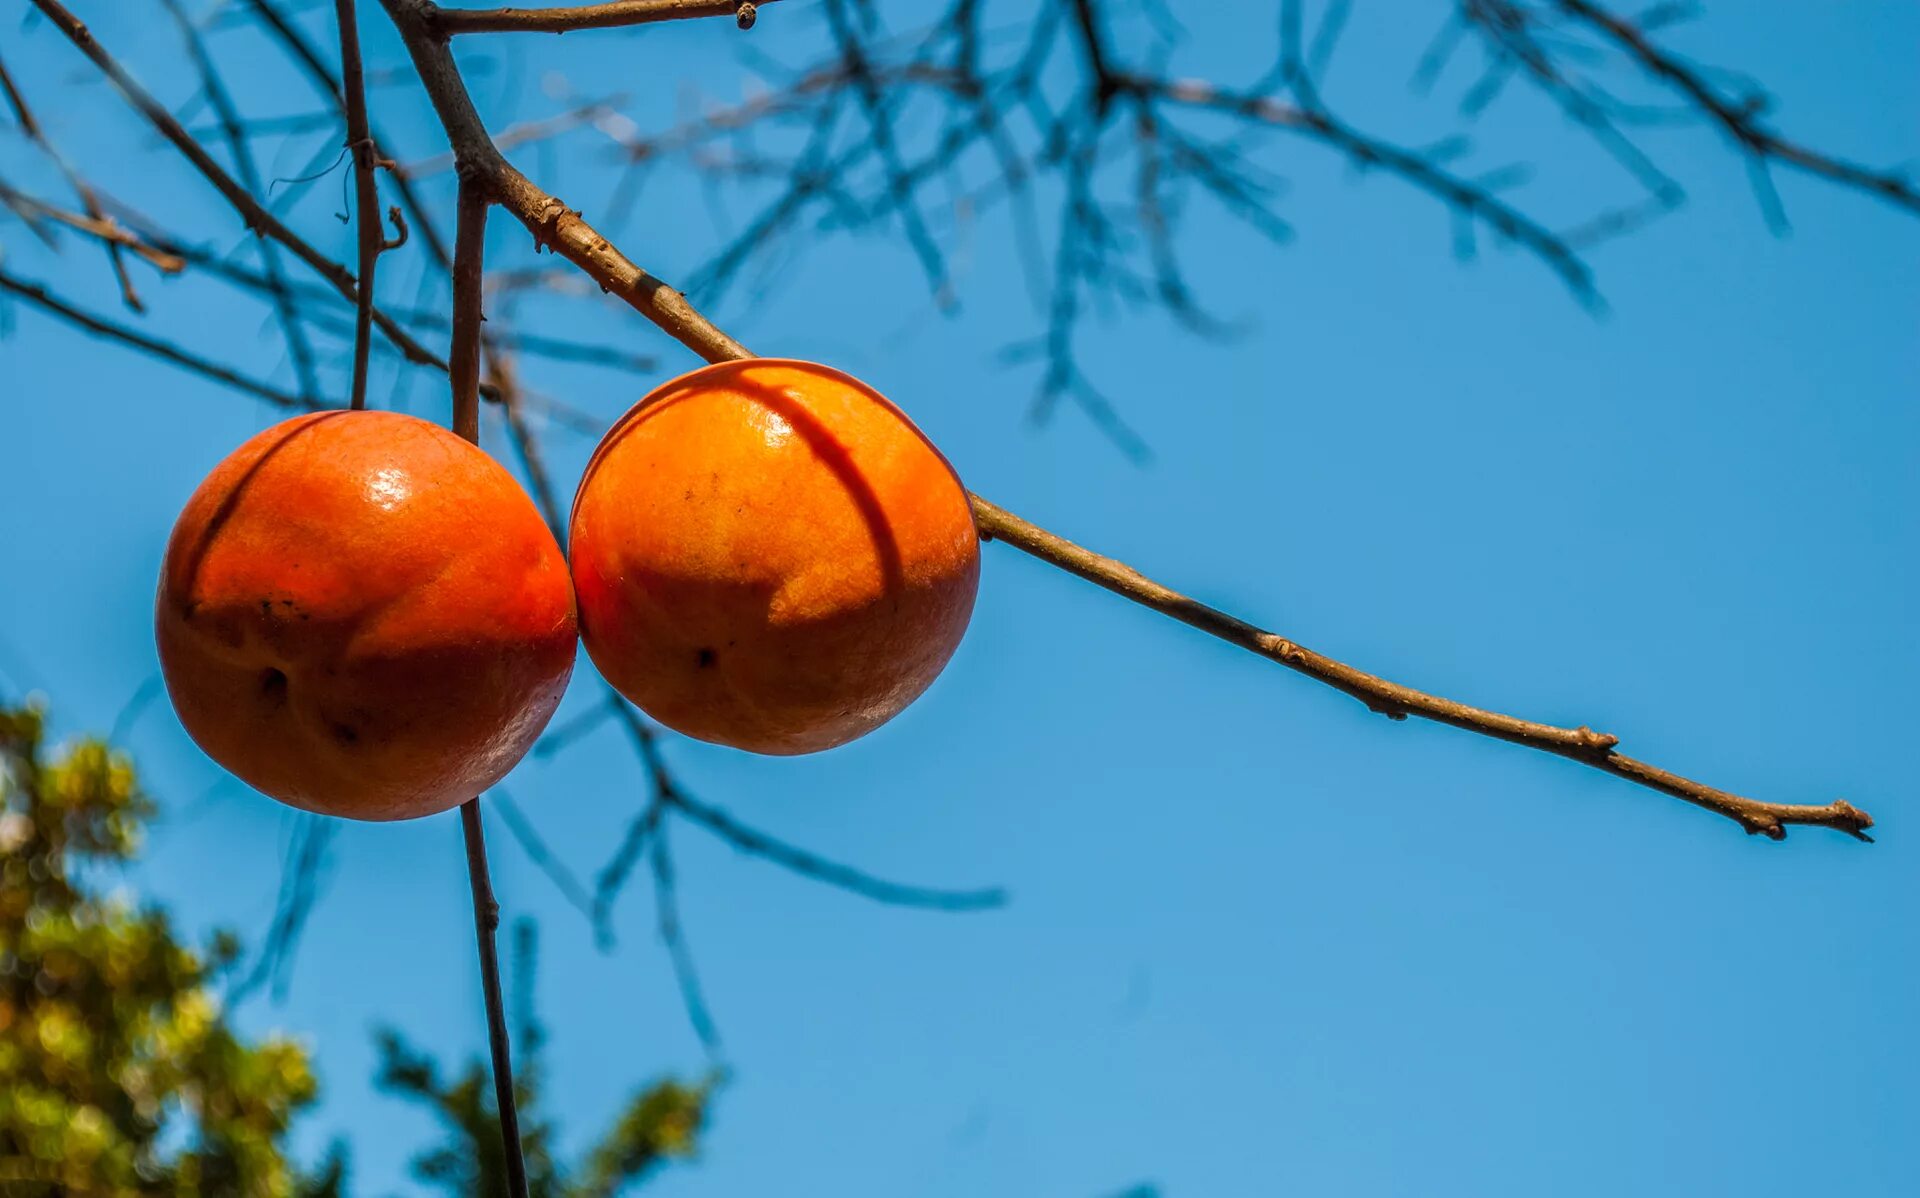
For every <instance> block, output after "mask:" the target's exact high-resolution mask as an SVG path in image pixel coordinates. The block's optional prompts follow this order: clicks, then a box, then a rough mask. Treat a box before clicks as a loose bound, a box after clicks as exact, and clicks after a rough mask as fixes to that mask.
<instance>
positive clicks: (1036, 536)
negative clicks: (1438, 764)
mask: <svg viewBox="0 0 1920 1198" xmlns="http://www.w3.org/2000/svg"><path fill="white" fill-rule="evenodd" d="M973 516H974V522H975V523H976V524H978V525H979V526H980V531H981V533H982V534H983V535H985V536H987V537H990V538H991V539H993V540H997V541H1005V542H1006V543H1007V544H1009V545H1011V546H1013V547H1014V548H1015V549H1018V550H1020V551H1021V552H1023V553H1027V554H1030V555H1031V556H1033V557H1036V558H1038V559H1040V560H1041V561H1043V562H1046V563H1047V564H1048V565H1051V566H1057V567H1058V568H1060V569H1062V570H1065V571H1067V572H1068V573H1069V574H1074V575H1077V576H1079V577H1081V578H1084V579H1086V580H1087V581H1088V582H1091V583H1093V584H1094V585H1096V586H1100V587H1104V588H1105V589H1107V590H1109V591H1112V592H1113V593H1114V594H1116V595H1119V596H1120V597H1121V598H1123V599H1129V600H1131V601H1133V602H1135V603H1138V604H1140V605H1141V606H1143V607H1147V608H1151V609H1152V610H1154V611H1157V612H1159V613H1161V614H1162V615H1166V616H1171V617H1173V618H1174V619H1176V620H1179V621H1180V622H1181V623H1183V624H1188V625H1191V626H1192V627H1194V628H1198V629H1199V630H1200V631H1202V632H1205V633H1207V634H1208V635H1210V636H1215V637H1218V638H1220V639H1221V640H1223V641H1226V642H1227V643H1228V644H1231V645H1237V646H1239V647H1240V648H1242V649H1246V650H1248V651H1250V652H1253V653H1257V654H1259V655H1260V656H1262V657H1265V658H1267V659H1269V660H1271V661H1275V662H1278V663H1280V664H1281V665H1283V666H1286V667H1287V668H1288V669H1290V670H1295V671H1297V672H1299V673H1301V674H1304V675H1306V676H1307V677H1309V678H1312V679H1313V680H1314V681H1316V682H1321V683H1325V684H1326V685H1328V686H1331V687H1333V688H1334V689H1336V690H1340V691H1344V692H1346V693H1347V694H1349V695H1352V696H1353V697H1354V698H1356V699H1358V700H1360V701H1361V702H1362V703H1365V704H1366V705H1367V706H1368V707H1369V708H1370V709H1372V710H1373V711H1376V712H1379V713H1380V714H1382V715H1384V716H1387V717H1388V718H1389V719H1395V720H1403V719H1405V718H1407V717H1408V716H1418V717H1420V718H1421V719H1425V720H1433V721H1434V722H1436V723H1441V724H1447V725H1449V726H1451V727H1454V728H1460V729H1464V730H1465V731H1468V732H1476V733H1479V734H1480V735H1482V736H1490V737H1493V738H1494V739H1496V740H1504V741H1507V742H1509V743H1511V744H1516V745H1525V746H1526V747H1527V748H1530V749H1539V750H1541V751H1543V752H1547V753H1553V754H1556V755H1557V756H1561V757H1565V758H1568V759H1569V760H1572V761H1578V762H1580V763H1581V764H1583V765H1590V766H1593V767H1594V768H1595V769H1599V770H1603V771H1605V772H1607V773H1610V774H1612V775H1614V776H1615V777H1618V778H1624V779H1626V780H1627V781H1629V782H1637V783H1639V784H1640V785H1642V786H1647V787H1651V788H1652V789H1654V790H1658V791H1661V792H1663V793H1665V794H1669V795H1672V796H1674V797H1675V798H1679V799H1685V800H1686V801H1687V802H1689V803H1693V804H1696V805H1697V806H1700V807H1704V808H1706V809H1707V810H1709V811H1713V812H1717V813H1719V814H1720V815H1724V816H1726V817H1727V818H1729V819H1731V820H1733V821H1734V822H1735V823H1737V824H1739V825H1740V826H1741V827H1743V828H1745V829H1746V830H1747V831H1748V832H1755V833H1760V834H1762V835H1765V836H1768V837H1770V838H1772V839H1774V840H1780V839H1782V838H1784V837H1785V836H1786V830H1787V825H1789V824H1808V825H1814V826H1819V827H1826V828H1833V829H1835V830H1837V831H1841V832H1845V833H1847V834H1848V835H1850V836H1853V837H1856V838H1858V839H1861V840H1866V839H1869V838H1868V837H1867V835H1866V829H1868V828H1870V827H1872V826H1873V819H1872V817H1870V816H1868V815H1867V813H1866V812H1864V811H1861V810H1860V809H1859V808H1857V807H1855V806H1853V805H1852V804H1851V803H1847V802H1845V801H1843V800H1837V799H1836V800H1835V801H1833V802H1831V803H1828V804H1825V805H1824V806H1818V807H1815V806H1799V805H1794V804H1788V803H1766V802H1760V801H1758V800H1755V799H1748V798H1743V797H1741V796H1739V795H1734V794H1728V793H1727V792H1726V791H1722V790H1716V789H1715V788H1713V787H1711V786H1706V785H1704V784H1702V783H1699V782H1693V781H1690V780H1688V779H1686V778H1682V777H1680V776H1679V775H1677V774H1672V773H1668V772H1667V771H1665V770H1661V769H1658V768H1656V767H1654V766H1651V765H1648V764H1646V763H1645V762H1641V761H1635V760H1633V759H1632V758H1630V757H1623V756H1621V755H1620V754H1618V753H1616V752H1615V751H1614V747H1615V746H1616V745H1617V744H1618V743H1619V739H1618V738H1617V737H1614V736H1610V735H1608V734H1606V733H1604V732H1595V731H1594V730H1593V729H1591V728H1587V727H1585V726H1582V727H1579V728H1561V727H1556V726H1554V725H1551V724H1539V723H1535V722H1534V721H1532V720H1523V719H1518V718H1516V717H1514V716H1510V715H1502V714H1500V713H1499V712H1494V711H1485V710H1482V709H1481V708H1477V707H1469V706H1468V705H1467V704H1465V703H1458V702H1455V701H1454V700H1452V699H1443V698H1440V697H1439V696H1437V695H1430V694H1427V693H1425V692H1424V691H1418V690H1415V689H1413V688H1412V687H1409V686H1402V685H1401V684H1399V683H1397V682H1389V681H1387V680H1386V679H1384V678H1378V677H1375V676H1374V675H1372V674H1368V673H1365V672H1363V671H1361V670H1357V669H1355V668H1353V667H1352V666H1349V665H1346V664H1344V663H1342V662H1338V661H1335V660H1333V659H1332V658H1330V657H1326V656H1323V655H1322V654H1319V653H1315V652H1314V651H1313V650H1311V649H1307V648H1305V647H1303V646H1301V645H1298V644H1296V643H1294V642H1293V641H1291V640H1288V639H1287V638H1286V637H1283V636H1280V635H1278V634H1277V633H1272V632H1268V631H1266V630H1264V629H1261V628H1257V627H1255V626H1254V625H1252V624H1249V623H1247V622H1246V621H1244V620H1241V619H1238V618H1236V617H1234V616H1230V615H1228V614H1227V613H1225V612H1223V611H1220V610H1218V609H1216V608H1212V607H1208V606H1207V605H1206V604H1204V603H1201V602H1199V601H1197V600H1194V599H1191V598H1188V597H1187V596H1185V595H1182V594H1181V593H1180V592H1178V591H1175V590H1173V589H1172V588H1170V587H1166V586H1162V585H1161V584H1160V583H1157V582H1155V581H1153V580H1152V579H1150V578H1148V577H1147V576H1145V575H1144V574H1141V573H1140V572H1139V571H1137V570H1134V569H1133V568H1132V567H1130V566H1127V565H1126V564H1125V563H1123V562H1118V561H1115V560H1114V559H1112V558H1110V557H1103V556H1101V555H1100V554H1097V553H1094V552H1092V551H1091V550H1088V549H1083V548H1081V547H1080V546H1078V545H1076V544H1074V543H1073V542H1071V541H1069V540H1067V539H1066V538H1064V537H1060V536H1056V535H1055V534H1053V533H1050V532H1048V531H1046V530H1045V529H1043V528H1039V527H1037V526H1035V525H1033V524H1030V523H1028V522H1027V521H1025V520H1022V519H1020V518H1019V517H1018V516H1015V515H1013V514H1012V513H1011V512H1008V511H1006V510H1005V509H1004V508H1001V507H998V506H996V505H994V504H991V503H988V502H987V501H986V500H984V499H982V498H980V497H979V496H978V495H975V496H973Z"/></svg>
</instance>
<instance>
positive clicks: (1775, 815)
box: [42, 0, 1873, 840]
mask: <svg viewBox="0 0 1920 1198" xmlns="http://www.w3.org/2000/svg"><path fill="white" fill-rule="evenodd" d="M42 2H44V0H42ZM381 3H382V4H383V5H384V6H385V8H386V10H387V12H388V14H389V15H390V16H392V18H393V20H394V24H395V25H396V26H397V27H398V29H399V31H400V34H401V37H402V40H403V41H404V42H405V43H406V46H407V51H408V53H409V55H410V56H411V57H412V59H413V62H414V66H415V68H416V70H417V71H418V72H419V75H420V79H421V82H422V84H423V85H424V86H425V88H426V91H427V94H428V97H429V98H430V99H431V101H432V102H433V106H434V109H435V111H436V112H437V113H438V114H439V116H440V121H441V124H442V125H443V126H444V127H445V130H446V133H447V137H448V140H449V141H450V142H451V144H452V146H453V149H454V152H455V154H456V156H457V157H458V160H459V163H460V169H461V172H462V179H463V182H464V181H466V180H470V179H476V178H483V179H485V180H487V182H488V184H489V186H490V188H491V191H492V196H493V199H494V201H495V202H497V203H499V204H500V205H501V206H502V207H504V208H506V209H507V210H508V211H509V212H511V213H512V214H513V215H514V216H515V217H516V218H517V219H518V220H519V221H520V222H521V224H523V225H525V226H526V227H527V230H528V232H529V233H531V234H532V235H533V238H534V240H535V242H536V244H538V245H541V246H544V247H546V248H548V249H550V250H552V251H553V252H555V253H557V254H559V255H561V256H562V257H564V258H566V259H567V260H568V261H570V262H572V263H573V264H574V265H576V266H578V267H579V268H580V269H581V270H583V271H585V272H586V273H587V274H588V275H590V276H591V277H592V278H593V279H594V280H595V281H597V282H598V283H599V284H600V285H601V286H602V287H604V288H606V289H607V290H608V291H610V292H612V293H614V294H616V295H618V296H620V298H622V299H624V300H625V301H626V302H627V303H629V304H630V305H632V306H633V307H634V308H635V309H636V310H638V311H639V312H640V313H641V315H643V316H645V317H646V318H647V319H648V320H651V321H652V322H653V323H654V324H656V325H658V326H659V327H660V328H661V329H662V330H663V331H664V332H666V333H667V334H668V335H669V336H671V337H673V338H674V339H675V340H677V341H679V342H680V343H681V344H682V345H685V346H687V347H688V348H689V349H691V350H693V351H694V352H695V353H697V354H699V355H700V356H701V357H702V358H704V359H706V360H707V361H709V362H718V361H725V360H730V359H739V358H748V357H752V356H753V355H752V353H751V352H750V351H749V350H748V349H747V348H746V347H745V346H744V345H742V344H740V342H738V341H736V340H734V339H733V338H732V337H731V336H729V335H728V334H727V333H726V332H724V331H723V330H721V329H720V328H719V327H718V326H716V325H715V324H714V323H713V322H712V321H710V320H708V319H707V318H706V316H704V315H703V314H701V312H700V311H699V310H698V309H696V308H695V307H694V306H693V305H692V304H690V303H688V302H687V299H686V297H685V296H684V295H682V294H681V293H680V292H678V291H675V290H674V289H673V288H671V287H669V286H667V285H666V284H665V283H663V282H661V281H660V280H659V279H657V278H655V277H654V276H653V275H651V274H649V273H647V272H646V271H645V270H643V269H642V268H640V267H639V266H637V265H635V264H634V263H633V262H632V261H631V260H630V259H628V258H627V257H626V255H624V254H622V253H621V252H620V251H619V249H618V248H616V247H615V246H614V245H613V244H612V243H611V242H609V241H608V240H607V239H606V238H605V237H602V236H601V235H600V234H599V233H598V232H596V231H595V230H594V228H593V227H592V226H591V225H589V224H588V223H587V222H586V221H585V220H584V219H582V217H581V215H580V214H579V213H578V212H576V211H574V210H572V209H570V208H568V207H567V206H566V205H565V204H563V203H561V202H560V201H559V200H558V199H556V198H554V197H553V196H551V195H549V194H548V193H546V192H545V191H543V190H541V189H540V188H539V187H538V186H536V185H535V184H534V183H533V182H532V181H530V180H529V179H527V177H526V176H525V175H522V174H521V173H520V172H519V171H518V170H516V169H514V167H513V166H512V164H511V163H509V162H507V160H506V158H505V157H504V156H503V155H502V154H501V153H500V151H499V150H498V148H497V147H495V146H494V145H493V143H492V141H491V139H490V138H489V136H488V134H487V129H486V126H485V124H484V123H483V122H482V121H481V119H480V115H479V113H478V112H477V111H476V110H475V109H474V106H473V101H472V99H471V98H470V97H469V95H468V94H467V89H466V84H465V82H464V80H463V79H462V78H461V76H460V71H459V68H458V67H457V66H456V65H455V63H454V59H453V53H452V50H451V48H450V47H449V45H448V40H447V36H446V33H445V30H444V29H443V28H440V27H438V26H436V24H435V18H434V14H435V13H439V12H443V10H440V9H438V8H437V7H436V6H434V5H433V4H431V3H429V2H427V0H381ZM970 498H971V501H972V504H973V513H974V520H975V523H976V524H977V525H978V527H979V529H980V533H981V535H982V536H983V537H984V538H986V539H988V540H997V541H1005V542H1006V543H1007V544H1009V545H1012V546H1013V547H1014V548H1016V549H1019V550H1021V551H1022V552H1024V553H1027V554H1029V555H1031V556H1033V557H1036V558H1038V559H1039V560H1041V561H1043V562H1046V563H1047V564H1049V565H1052V566H1056V567H1058V568H1060V569H1062V570H1065V571H1067V572H1068V573H1070V574H1074V575H1076V576H1078V577H1080V578H1083V579H1086V580H1087V581H1089V582H1092V583H1094V584H1095V585H1096V586H1100V587H1103V588H1105V589H1106V590H1109V591H1111V592H1113V593H1114V594H1116V595H1119V596H1121V597H1122V598H1124V599H1128V600H1130V601H1132V602H1134V603H1138V604H1141V605H1142V606H1144V607H1147V608H1149V609H1151V610H1153V611H1157V612H1160V613H1161V614H1163V615H1167V616H1171V617H1172V618H1174V619H1176V620H1179V621H1181V622H1182V623H1185V624H1188V625H1191V626H1193V627H1195V628H1198V629H1200V630H1201V631H1203V632H1206V633H1208V634H1209V635H1212V636H1216V637H1219V638H1220V639H1222V640H1224V641H1227V642H1228V643H1229V644H1233V645H1238V646H1239V647H1241V648H1243V649H1247V650H1249V651H1251V652H1254V653H1257V654H1259V655H1261V656H1262V657H1266V658H1268V659H1269V660H1272V661H1275V662H1278V663H1279V664H1281V665H1284V666H1286V667H1288V668H1289V669H1292V670H1295V671H1297V672H1299V673H1301V674H1304V675H1306V676H1307V677H1309V678H1312V679H1314V680H1315V681H1318V682H1321V683H1324V684H1326V685H1328V686H1332V687H1334V688H1335V689H1337V690H1340V691H1342V692H1344V693H1346V694H1349V695H1352V696H1353V697H1355V698H1357V699H1359V700H1360V701H1362V702H1363V703H1365V704H1366V705H1367V706H1368V707H1369V708H1371V709H1372V710H1374V711H1378V712H1381V713H1383V714H1385V715H1387V716H1388V717H1390V718H1393V719H1405V718H1406V717H1407V716H1410V715H1412V716H1419V717H1420V718H1422V719H1428V720H1433V721H1435V722H1438V723H1443V724H1447V725H1449V726H1451V727H1455V728H1460V729H1463V730H1465V731H1468V732H1473V733H1477V734H1479V735H1482V736H1487V737H1492V738H1493V739H1496V740H1504V741H1507V742H1509V743H1512V744H1518V745H1524V746H1526V747H1528V748H1532V749H1538V750H1540V751H1542V752H1547V753H1553V754H1555V755H1556V756H1560V757H1566V758H1568V759H1570V760H1573V761H1578V762H1580V763H1581V764H1583V765H1588V766H1592V767H1594V768H1596V769H1599V770H1602V771H1604V772H1606V773H1609V774H1612V775H1613V776H1615V777H1617V778H1622V779H1624V780H1626V781H1629V782H1633V783H1635V784H1637V785H1640V786H1644V787H1647V788H1649V789H1652V790H1656V791H1659V792H1661V793H1663V794H1667V795H1671V796H1673V797H1675V798H1679V799H1683V800H1685V801H1686V802H1689V803H1692V804H1694V805H1696V806H1699V807H1702V808H1704V809H1706V810H1708V811H1713V812H1716V813H1718V814H1720V815H1723V816H1725V817H1727V818H1728V819H1730V820H1732V821H1733V822H1735V823H1736V824H1738V825H1740V827H1742V828H1743V829H1745V830H1746V831H1747V832H1749V833H1752V834H1758V835H1763V836H1766V837H1768V838H1770V839H1773V840H1780V839H1783V838H1784V837H1785V836H1786V830H1787V828H1788V826H1789V825H1793V824H1803V825H1808V826H1814V827H1825V828H1831V829H1834V830H1835V831H1839V832H1844V833H1846V834H1848V835H1850V836H1853V837H1855V838H1857V839H1860V840H1869V839H1871V838H1870V837H1868V836H1867V834H1866V830H1867V829H1868V828H1870V827H1872V826H1873V819H1872V817H1871V816H1869V815H1868V814H1867V813H1866V812H1864V811H1862V810H1860V809H1859V808H1857V807H1855V806H1853V805H1852V804H1850V803H1847V802H1845V801H1842V800H1835V801H1833V802H1831V803H1827V804H1824V805H1817V806H1816V805H1801V804H1790V803H1770V802H1764V801H1761V800H1757V799H1749V798H1746V797H1744V796H1741V795H1735V794H1732V793H1729V792H1727V791H1723V790H1719V789H1717V788H1715V787H1711V786H1708V785H1706V784H1704V783H1700V782H1695V781H1692V780H1690V779H1687V778H1683V777H1681V776H1680V775H1678V774H1674V773H1671V772H1669V771H1667V770H1663V769H1660V768H1658V767H1656V766H1653V765H1649V764H1647V763H1645V762H1641V761H1636V760H1634V759H1633V758H1630V757H1625V756H1622V755H1621V754H1619V753H1617V752H1615V747H1616V745H1617V743H1618V742H1617V739H1616V738H1615V737H1612V736H1609V735H1607V734H1605V733H1597V732H1594V731H1593V730H1592V729H1590V728H1585V727H1581V728H1561V727H1556V726H1554V725H1550V724H1541V723H1536V722H1534V721H1531V720H1523V719H1520V718H1517V717H1515V716H1509V715H1503V714H1501V713H1499V712H1494V711H1488V710H1485V709H1482V708H1477V707H1472V706H1469V705H1467V704H1464V703H1459V702H1456V701H1454V700H1451V699H1445V698H1441V697H1439V696H1437V695H1430V694H1427V693H1426V692H1424V691H1419V690H1415V689H1414V688H1412V687H1408V686H1404V685H1401V684H1399V683H1395V682H1389V681H1387V680H1386V679H1384V678H1380V677H1377V676H1375V675H1372V674H1368V673H1366V672H1364V671H1362V670H1358V669H1355V668H1354V667H1352V666H1348V665H1346V664H1344V663H1342V662H1338V661H1335V660H1334V659H1332V658H1330V657H1326V656H1323V655H1321V654H1319V653H1315V652H1313V651H1312V650H1309V649H1306V648H1304V647H1302V646H1300V645H1298V644H1296V643H1295V642H1293V641H1291V640H1289V639H1287V638H1285V637H1282V636H1280V635H1278V634H1277V633H1272V632H1268V631H1266V630H1264V629H1261V628H1259V627H1257V626H1255V625H1253V624H1250V623H1248V622H1247V621H1244V620H1241V619H1239V618H1237V617H1235V616H1230V615H1228V614H1227V613H1225V612H1222V611H1219V610H1217V609H1215V608H1211V607H1208V606H1207V605H1205V604H1203V603H1200V602H1198V601H1196V600H1194V599H1191V598H1189V597H1188V596H1186V595H1183V594H1181V593H1180V592H1178V591H1175V590H1173V589H1172V588H1170V587H1167V586H1164V585H1162V584H1160V583H1158V582H1155V581H1153V580H1152V579H1150V578H1147V577H1146V576H1145V575H1143V574H1141V573H1139V572H1138V571H1136V570H1133V569H1132V568H1130V567H1128V566H1126V565H1125V564H1123V563H1121V562H1118V561H1115V560H1114V559H1112V558H1108V557H1103V556H1102V555H1100V554H1097V553H1094V552H1092V551H1091V550H1088V549H1084V548H1082V547H1081V546H1079V545H1076V544H1074V543H1073V542H1071V541H1069V540H1067V539H1066V538H1064V537H1061V536H1058V535H1056V534H1054V533H1051V532H1048V531H1047V530H1046V529H1044V528H1041V527H1040V526H1038V525H1036V524H1034V523H1032V522H1031V521H1028V520H1025V519H1022V518H1021V517H1019V516H1016V515H1014V514H1013V513H1012V512H1009V511H1007V510H1006V509H1005V508H1002V507H1000V506H998V505H996V504H993V503H990V502H988V501H987V500H985V499H982V498H980V497H979V496H977V495H973V496H970Z"/></svg>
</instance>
